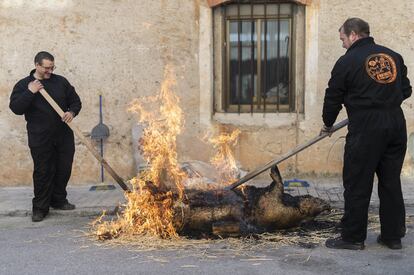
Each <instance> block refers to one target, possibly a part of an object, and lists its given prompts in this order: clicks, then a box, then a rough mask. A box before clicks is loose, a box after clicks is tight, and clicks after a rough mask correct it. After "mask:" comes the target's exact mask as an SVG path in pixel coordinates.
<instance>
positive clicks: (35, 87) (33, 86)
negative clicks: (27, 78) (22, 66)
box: [27, 79, 43, 94]
mask: <svg viewBox="0 0 414 275" xmlns="http://www.w3.org/2000/svg"><path fill="white" fill-rule="evenodd" d="M27 88H28V89H29V90H30V91H31V92H32V93H34V94H35V93H37V92H38V91H39V90H40V89H42V88H43V85H42V83H41V82H40V81H39V80H37V79H36V80H34V81H32V82H30V83H29V85H28V86H27Z"/></svg>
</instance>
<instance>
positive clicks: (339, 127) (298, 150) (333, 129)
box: [225, 119, 348, 190]
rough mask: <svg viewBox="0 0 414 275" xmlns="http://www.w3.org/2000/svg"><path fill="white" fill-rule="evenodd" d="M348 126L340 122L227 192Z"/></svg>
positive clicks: (253, 172)
mask: <svg viewBox="0 0 414 275" xmlns="http://www.w3.org/2000/svg"><path fill="white" fill-rule="evenodd" d="M346 125H348V119H344V120H342V121H341V122H338V123H337V124H335V125H334V126H333V127H332V129H331V131H330V133H324V134H322V135H318V136H316V137H314V138H313V139H311V140H309V141H308V142H306V143H304V144H301V145H299V146H297V147H295V148H294V149H293V150H291V151H289V152H287V153H286V154H284V155H282V156H281V157H279V158H277V159H274V160H271V161H270V162H268V163H266V164H265V165H263V166H262V167H259V168H258V169H256V170H254V171H252V172H250V173H248V174H247V175H245V176H244V177H242V178H241V179H239V180H237V181H236V182H234V183H232V184H231V185H229V186H227V187H225V189H226V190H231V189H234V188H236V187H238V186H240V185H242V184H243V183H245V182H247V181H248V180H251V179H252V178H254V177H256V176H257V175H260V174H261V173H263V172H264V171H266V170H268V169H270V168H271V167H272V166H274V165H277V164H279V163H281V162H282V161H284V160H286V159H288V158H290V157H291V156H294V155H296V154H297V153H299V152H301V151H303V150H304V149H306V148H308V147H309V146H311V145H313V144H315V143H317V142H318V141H320V140H322V139H324V138H326V137H327V136H330V135H331V134H332V133H333V132H336V131H338V130H339V129H341V128H343V127H345V126H346Z"/></svg>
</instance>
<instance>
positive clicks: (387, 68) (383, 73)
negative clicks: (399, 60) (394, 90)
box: [365, 53, 397, 84]
mask: <svg viewBox="0 0 414 275" xmlns="http://www.w3.org/2000/svg"><path fill="white" fill-rule="evenodd" d="M365 69H366V70H367V73H368V75H369V76H370V77H371V78H372V79H374V80H375V81H376V82H378V83H381V84H387V83H391V82H394V80H395V78H397V66H396V65H395V61H394V59H393V58H392V57H391V56H389V55H388V54H385V53H377V54H372V55H370V56H368V58H367V60H366V62H365Z"/></svg>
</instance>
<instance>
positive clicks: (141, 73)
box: [0, 0, 414, 185]
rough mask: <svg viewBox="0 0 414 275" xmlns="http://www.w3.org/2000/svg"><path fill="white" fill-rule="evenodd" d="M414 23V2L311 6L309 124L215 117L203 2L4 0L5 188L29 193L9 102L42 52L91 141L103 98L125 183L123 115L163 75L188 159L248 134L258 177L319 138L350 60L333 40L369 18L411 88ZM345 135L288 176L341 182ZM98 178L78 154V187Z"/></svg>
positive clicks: (0, 5)
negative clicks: (76, 104) (332, 79)
mask: <svg viewBox="0 0 414 275" xmlns="http://www.w3.org/2000/svg"><path fill="white" fill-rule="evenodd" d="M413 12H414V3H412V2H411V1H397V0H395V1H387V0H378V1H357V0H351V1H339V0H333V1H332V0H330V1H328V0H320V1H318V0H316V1H312V4H311V5H310V6H307V7H306V10H305V20H306V26H304V28H305V33H306V36H305V40H304V46H303V47H304V49H305V54H304V61H303V62H304V64H305V69H304V75H303V73H301V74H299V75H297V76H296V77H301V78H303V79H304V85H303V86H302V87H297V89H304V93H305V97H304V102H305V107H304V109H305V112H304V114H303V115H300V116H298V117H296V115H294V114H293V115H277V114H276V115H274V116H268V117H267V118H263V117H253V118H250V119H248V120H244V119H239V118H237V117H231V116H230V117H226V118H223V117H220V116H218V115H217V114H213V92H214V90H215V87H216V86H217V85H219V84H217V83H216V82H215V81H217V79H216V77H217V76H216V75H213V67H214V63H213V55H214V54H213V45H214V41H216V37H215V39H214V40H213V31H212V30H213V13H212V11H211V9H210V7H209V6H208V4H207V1H205V0H176V1H168V0H157V1H154V0H151V1H150V0H148V1H134V0H113V1H105V0H90V1H80V0H60V1H52V0H47V1H45V0H43V1H40V0H31V1H29V0H0V37H2V43H1V44H0V51H1V56H0V58H1V61H2V66H0V144H1V146H0V166H1V167H2V169H1V170H0V185H17V184H30V183H31V173H32V161H31V158H30V154H29V151H28V148H27V145H26V144H27V137H26V131H25V121H24V119H23V117H19V116H16V115H14V114H12V113H11V111H10V110H9V109H8V101H9V95H10V91H11V89H12V87H13V85H14V83H15V82H16V81H18V80H19V79H20V78H22V77H24V76H26V75H27V74H28V73H29V71H30V70H31V69H32V68H33V57H34V55H35V54H36V53H37V52H38V51H40V50H47V51H50V52H52V53H53V54H54V55H55V58H56V62H55V63H56V66H57V67H58V69H57V70H56V73H57V74H62V75H64V76H66V77H67V78H68V79H69V81H70V82H71V83H72V84H73V85H74V86H75V87H76V89H77V91H78V93H79V95H80V96H81V98H82V101H83V110H82V112H81V114H80V115H79V117H77V118H76V123H77V124H78V125H79V127H80V128H81V129H82V131H83V132H85V134H87V133H89V132H90V131H91V129H92V128H93V127H94V126H95V125H96V124H97V123H98V113H99V106H98V102H99V101H98V95H99V94H102V95H103V97H104V106H103V108H104V123H105V124H107V125H109V126H110V129H111V136H110V138H109V140H108V142H107V144H106V147H105V148H106V149H105V157H106V159H107V160H108V162H109V163H110V164H111V165H112V166H113V167H114V168H115V170H116V171H117V172H119V174H121V175H122V176H123V177H125V178H128V177H131V176H133V175H134V173H135V172H134V171H135V169H134V161H133V148H132V140H131V127H132V125H133V124H134V123H135V121H136V119H135V117H134V116H133V115H131V114H129V113H128V112H127V111H126V109H127V107H128V103H129V102H131V100H132V99H134V98H135V97H137V96H142V95H152V94H154V93H155V92H157V91H158V90H159V88H160V83H161V82H162V77H163V68H164V66H165V65H166V64H171V65H173V67H174V68H175V73H176V76H177V87H176V92H177V94H178V95H179V97H180V99H181V106H182V107H183V109H184V111H185V119H186V122H185V130H184V131H183V134H182V135H181V136H180V137H179V140H178V142H179V146H178V148H179V155H180V158H181V159H182V160H186V159H200V160H204V161H205V160H207V159H208V158H209V157H210V156H211V148H210V147H209V146H208V145H206V144H204V143H203V142H202V141H201V139H200V138H201V137H202V136H203V135H204V134H205V133H206V132H207V131H214V130H215V129H217V126H219V125H221V124H222V123H226V124H230V125H231V127H238V128H241V130H242V131H243V132H242V134H241V138H240V143H239V145H238V146H237V148H236V157H237V158H238V159H239V161H240V163H241V164H242V166H243V168H245V169H254V168H256V167H257V166H258V165H261V164H263V163H265V162H267V161H268V160H270V159H272V158H274V157H277V156H278V155H280V154H282V153H284V152H287V151H288V150H290V149H291V148H292V146H294V145H295V144H297V143H301V142H303V141H306V140H308V139H310V138H312V137H313V136H315V135H316V134H317V133H318V131H319V129H320V127H321V125H322V123H321V106H322V102H323V94H324V90H325V87H326V83H327V81H328V79H329V76H330V70H331V68H332V66H333V65H334V63H335V61H336V59H337V58H339V56H340V55H342V54H343V53H344V49H342V48H341V43H340V41H339V39H338V32H337V30H338V27H339V26H340V24H341V23H342V22H343V21H344V20H345V19H346V18H347V17H351V16H360V17H362V18H365V19H366V20H367V21H368V22H369V23H370V24H371V29H372V31H371V32H372V35H373V36H374V37H375V39H376V41H377V42H378V43H381V44H384V45H386V46H389V47H391V48H393V49H395V50H396V51H398V52H400V53H401V54H402V55H403V56H404V57H405V62H406V64H407V66H408V68H409V75H410V76H411V78H413V76H414V74H413V70H414V51H413V45H414V41H413V40H414V38H413V37H412V36H411V35H410V34H411V33H412V32H413V30H414V19H413V18H412V16H411V15H412V14H413ZM214 35H215V34H214ZM297 92H300V91H297ZM412 104H413V99H410V100H408V101H406V102H405V103H404V110H405V111H406V117H407V123H408V128H409V133H413V132H414V114H413V112H412ZM236 116H237V115H236ZM343 117H344V114H342V116H341V118H343ZM296 121H299V123H298V124H297V123H296ZM252 124H253V125H254V126H253V125H252ZM344 133H345V131H343V130H342V131H341V132H340V133H339V134H336V135H335V136H334V137H332V138H330V139H329V140H326V141H323V142H321V143H318V145H316V146H314V147H312V148H309V149H308V150H307V151H305V152H303V153H301V154H300V155H299V156H298V157H297V158H292V159H291V160H289V161H287V162H286V163H284V164H283V165H282V166H281V168H282V171H283V172H284V173H286V172H294V171H295V170H298V171H299V172H300V173H311V172H316V173H318V174H324V173H340V172H341V166H342V154H343V144H344V139H343V138H339V139H338V137H339V136H343V135H344ZM413 146H414V144H413V140H412V139H410V142H409V150H408V152H409V154H408V155H407V161H406V163H405V167H404V173H405V174H406V175H412V174H413V171H412V169H413V167H414V163H413V161H412V157H411V156H410V155H412V154H414V152H413V151H414V148H413ZM99 171H100V170H99V165H98V163H97V161H96V160H95V159H94V158H93V156H92V155H91V154H90V153H89V152H88V151H87V149H86V148H85V147H84V146H83V145H81V144H79V143H78V144H77V153H76V156H75V162H74V169H73V176H72V179H71V182H72V183H73V184H78V183H84V182H96V181H98V180H99ZM107 178H108V177H107Z"/></svg>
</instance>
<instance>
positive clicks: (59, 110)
mask: <svg viewBox="0 0 414 275" xmlns="http://www.w3.org/2000/svg"><path fill="white" fill-rule="evenodd" d="M39 92H40V93H41V94H42V96H43V97H44V98H45V99H46V101H47V102H48V103H49V104H50V106H52V108H53V109H54V110H55V111H56V112H57V113H58V115H59V116H60V117H63V115H64V114H65V112H64V111H63V110H62V108H60V106H59V105H58V104H57V103H56V101H55V100H54V99H53V98H52V97H51V96H50V95H49V94H48V92H46V90H45V89H40V91H39ZM66 124H67V125H68V126H69V128H70V129H72V131H73V132H74V133H75V135H76V136H77V137H78V138H79V139H80V141H81V142H82V143H83V144H84V145H85V146H86V148H88V150H89V151H90V152H91V153H92V155H93V156H94V157H95V158H96V159H97V160H98V161H99V162H100V163H101V164H102V166H103V167H104V168H105V170H106V171H108V173H109V174H110V175H111V176H112V177H113V178H114V180H115V181H116V182H117V183H118V184H119V186H121V188H122V189H124V190H125V191H127V192H130V191H131V190H129V188H128V186H127V185H126V184H125V182H124V180H123V179H122V178H121V177H120V176H119V175H118V174H117V173H116V172H115V171H114V169H112V167H111V166H110V165H109V164H108V162H106V160H105V159H104V158H103V157H102V156H101V154H100V153H99V152H98V151H97V150H96V149H95V147H94V146H93V145H92V143H91V142H90V141H89V140H88V139H87V138H86V137H85V136H84V135H83V134H82V132H81V130H80V129H79V128H78V127H77V126H76V125H74V124H73V122H69V123H66Z"/></svg>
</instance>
